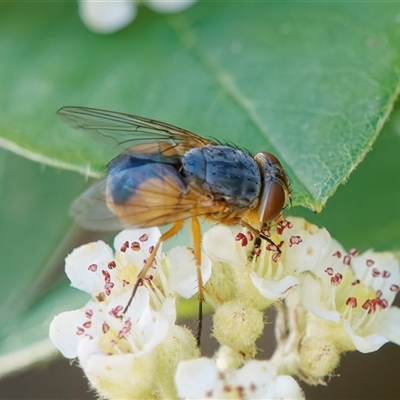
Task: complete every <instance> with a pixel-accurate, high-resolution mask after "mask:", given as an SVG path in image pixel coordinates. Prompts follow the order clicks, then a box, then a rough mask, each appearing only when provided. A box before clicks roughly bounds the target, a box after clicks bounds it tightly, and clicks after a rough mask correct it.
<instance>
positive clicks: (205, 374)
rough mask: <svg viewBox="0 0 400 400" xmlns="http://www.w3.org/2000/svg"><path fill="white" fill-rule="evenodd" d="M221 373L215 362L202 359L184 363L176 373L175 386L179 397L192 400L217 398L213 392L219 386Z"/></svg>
mask: <svg viewBox="0 0 400 400" xmlns="http://www.w3.org/2000/svg"><path fill="white" fill-rule="evenodd" d="M218 376H219V372H218V369H217V365H216V363H215V361H214V360H212V359H210V358H205V357H201V358H198V359H194V360H188V361H182V362H180V363H179V364H178V368H177V369H176V373H175V385H176V389H177V392H178V397H182V398H191V399H206V398H215V397H214V396H212V393H213V391H215V389H216V388H217V387H218V386H221V385H222V381H221V380H220V382H219V385H218Z"/></svg>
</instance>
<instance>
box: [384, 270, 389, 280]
mask: <svg viewBox="0 0 400 400" xmlns="http://www.w3.org/2000/svg"><path fill="white" fill-rule="evenodd" d="M389 276H390V271H386V270H385V271H383V272H382V278H389Z"/></svg>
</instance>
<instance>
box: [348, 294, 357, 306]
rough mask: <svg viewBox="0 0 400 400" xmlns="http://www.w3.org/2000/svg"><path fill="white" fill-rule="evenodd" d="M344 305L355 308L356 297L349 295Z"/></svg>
mask: <svg viewBox="0 0 400 400" xmlns="http://www.w3.org/2000/svg"><path fill="white" fill-rule="evenodd" d="M346 306H350V307H352V308H356V307H357V299H356V298H355V297H349V298H348V299H347V300H346Z"/></svg>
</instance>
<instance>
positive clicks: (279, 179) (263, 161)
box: [254, 152, 289, 223]
mask: <svg viewBox="0 0 400 400" xmlns="http://www.w3.org/2000/svg"><path fill="white" fill-rule="evenodd" d="M254 160H255V162H256V163H257V165H258V167H259V170H260V174H261V181H262V189H261V197H260V202H259V204H258V207H257V212H258V219H259V221H260V222H262V223H268V222H271V221H273V220H274V219H275V218H276V217H278V216H279V215H280V214H281V212H282V209H283V207H284V206H285V204H286V202H287V200H288V198H289V184H288V180H287V177H286V174H285V172H284V171H283V168H282V165H281V163H280V162H279V160H278V159H277V158H276V157H275V156H274V155H272V154H271V153H267V152H263V153H258V154H257V155H256V156H255V157H254ZM254 211H256V210H254Z"/></svg>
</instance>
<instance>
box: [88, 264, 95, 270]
mask: <svg viewBox="0 0 400 400" xmlns="http://www.w3.org/2000/svg"><path fill="white" fill-rule="evenodd" d="M88 270H89V271H92V272H96V271H97V264H90V265H89V267H88Z"/></svg>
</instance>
